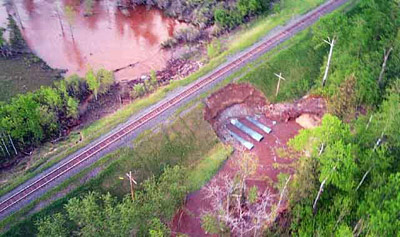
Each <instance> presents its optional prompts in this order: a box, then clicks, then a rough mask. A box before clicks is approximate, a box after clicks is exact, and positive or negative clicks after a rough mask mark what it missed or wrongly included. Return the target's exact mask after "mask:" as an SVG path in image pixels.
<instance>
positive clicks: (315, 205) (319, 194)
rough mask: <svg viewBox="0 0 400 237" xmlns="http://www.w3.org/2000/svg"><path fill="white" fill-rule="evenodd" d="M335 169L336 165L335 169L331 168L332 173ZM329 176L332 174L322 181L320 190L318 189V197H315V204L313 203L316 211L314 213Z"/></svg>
mask: <svg viewBox="0 0 400 237" xmlns="http://www.w3.org/2000/svg"><path fill="white" fill-rule="evenodd" d="M335 170H336V166H335V167H333V169H332V170H331V173H332V172H333V171H335ZM329 176H330V174H329V175H328V176H327V177H326V178H325V179H324V180H323V181H322V183H321V186H320V187H319V191H318V194H317V197H316V198H315V200H314V204H313V211H314V213H315V212H316V210H317V202H318V200H319V198H320V197H321V194H322V192H323V191H324V186H325V183H326V181H327V180H328V178H329Z"/></svg>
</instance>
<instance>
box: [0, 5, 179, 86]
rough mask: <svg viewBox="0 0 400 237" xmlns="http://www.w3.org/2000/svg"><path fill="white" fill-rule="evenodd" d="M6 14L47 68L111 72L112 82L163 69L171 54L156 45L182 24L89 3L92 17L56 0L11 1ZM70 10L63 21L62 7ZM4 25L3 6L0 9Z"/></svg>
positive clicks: (153, 12)
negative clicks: (47, 65)
mask: <svg viewBox="0 0 400 237" xmlns="http://www.w3.org/2000/svg"><path fill="white" fill-rule="evenodd" d="M13 2H14V3H15V4H14V5H15V7H16V9H17V10H18V13H19V16H20V19H21V24H22V26H23V28H22V27H21V24H19V18H18V17H17V15H16V11H15V8H14V7H13V6H10V5H8V6H7V13H12V14H13V15H15V18H16V21H17V22H18V25H19V26H20V28H21V33H22V34H23V36H24V39H25V41H26V42H27V44H28V46H29V47H30V48H31V49H32V51H33V52H34V53H35V54H36V55H38V56H39V57H40V58H42V59H43V60H44V61H45V62H46V63H47V64H49V66H50V67H52V68H63V69H68V74H73V73H77V74H79V75H81V76H82V75H84V74H85V72H86V70H87V68H88V67H89V65H90V67H92V68H94V69H98V68H105V69H107V70H111V71H113V70H116V69H118V68H123V67H126V66H128V65H134V66H133V67H127V68H126V69H124V70H119V71H118V72H117V73H116V78H117V79H118V80H119V79H122V80H123V79H126V78H131V77H135V76H140V75H141V74H143V73H147V72H149V71H150V70H152V69H154V70H160V69H162V68H164V67H165V66H166V64H167V61H168V60H169V59H170V56H171V52H169V51H166V50H161V47H160V44H161V42H163V41H164V40H166V39H168V38H169V37H171V36H172V35H173V32H174V31H175V29H176V28H179V27H182V26H183V25H184V24H183V23H180V22H178V21H177V20H176V19H172V18H168V17H165V16H164V15H163V13H162V12H161V11H160V10H157V9H146V7H144V6H138V7H136V8H135V9H125V10H124V11H121V10H119V9H118V7H117V6H116V4H115V2H114V1H93V2H94V4H93V10H92V13H93V15H91V16H86V10H85V6H84V3H83V2H82V3H81V2H79V1H78V2H77V1H70V0H61V1H60V5H59V6H57V4H56V3H55V2H54V1H47V0H37V1H31V0H15V1H13ZM66 6H70V7H72V9H73V11H72V14H71V15H72V17H69V18H68V17H67V13H66V12H65V10H64V9H65V7H66ZM0 10H1V12H0V14H1V15H2V17H1V19H0V20H1V22H0V25H3V24H4V21H5V19H3V18H5V17H4V16H3V15H4V14H5V12H4V7H3V8H1V9H0Z"/></svg>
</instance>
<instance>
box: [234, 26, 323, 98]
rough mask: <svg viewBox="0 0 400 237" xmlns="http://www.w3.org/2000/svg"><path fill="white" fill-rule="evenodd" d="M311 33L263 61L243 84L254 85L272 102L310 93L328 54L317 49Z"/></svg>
mask: <svg viewBox="0 0 400 237" xmlns="http://www.w3.org/2000/svg"><path fill="white" fill-rule="evenodd" d="M311 37H312V34H311V30H306V31H304V32H302V33H300V34H298V35H297V36H295V37H294V38H292V39H291V40H290V41H289V44H288V47H287V48H286V49H282V50H281V51H280V52H279V53H277V54H275V55H273V56H271V57H269V58H265V57H262V59H264V60H262V59H261V60H260V61H259V62H260V63H259V64H257V65H256V66H255V67H254V68H253V69H251V70H250V72H249V73H248V74H247V75H246V76H244V77H243V78H241V81H246V82H250V83H252V84H253V85H255V86H256V87H257V88H258V89H260V90H261V91H262V92H263V93H264V94H265V96H266V97H267V98H268V100H270V101H272V102H277V101H286V100H290V99H296V98H299V97H301V96H303V95H304V94H306V93H307V92H308V91H309V90H310V89H311V88H312V87H313V86H314V84H315V82H316V81H317V79H318V78H319V76H320V68H321V67H322V66H323V65H322V64H323V59H324V55H325V54H326V52H325V51H324V50H323V49H314V47H313V45H312V42H311ZM274 73H277V74H279V73H282V76H283V77H284V78H285V79H286V80H285V81H282V82H281V85H280V90H279V94H278V96H275V92H276V86H277V83H278V78H277V77H276V76H275V74H274Z"/></svg>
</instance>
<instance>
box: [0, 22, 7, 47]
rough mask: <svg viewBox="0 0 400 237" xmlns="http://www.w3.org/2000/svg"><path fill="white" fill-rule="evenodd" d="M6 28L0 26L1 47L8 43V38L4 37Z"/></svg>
mask: <svg viewBox="0 0 400 237" xmlns="http://www.w3.org/2000/svg"><path fill="white" fill-rule="evenodd" d="M5 31H6V29H4V28H2V27H0V47H2V46H4V45H5V44H6V40H5V39H4V37H3V34H4V32H5Z"/></svg>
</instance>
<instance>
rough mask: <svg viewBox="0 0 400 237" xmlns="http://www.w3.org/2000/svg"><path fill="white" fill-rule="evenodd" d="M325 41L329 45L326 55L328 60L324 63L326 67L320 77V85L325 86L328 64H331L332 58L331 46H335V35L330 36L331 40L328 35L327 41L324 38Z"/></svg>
mask: <svg viewBox="0 0 400 237" xmlns="http://www.w3.org/2000/svg"><path fill="white" fill-rule="evenodd" d="M324 42H325V43H327V44H329V45H330V46H331V48H330V50H329V55H328V62H327V63H326V68H325V73H324V78H323V79H322V86H323V87H324V86H325V83H326V79H327V78H328V71H329V66H330V64H331V59H332V53H333V46H335V37H333V38H332V40H331V39H330V38H329V37H328V41H326V40H324Z"/></svg>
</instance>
